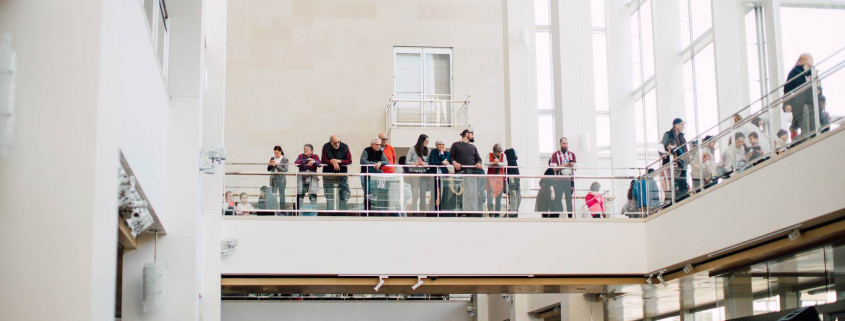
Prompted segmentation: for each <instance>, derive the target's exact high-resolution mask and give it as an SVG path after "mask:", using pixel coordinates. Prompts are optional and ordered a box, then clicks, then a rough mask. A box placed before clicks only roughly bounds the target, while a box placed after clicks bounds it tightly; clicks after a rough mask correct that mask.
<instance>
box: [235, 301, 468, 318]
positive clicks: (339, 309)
mask: <svg viewBox="0 0 845 321" xmlns="http://www.w3.org/2000/svg"><path fill="white" fill-rule="evenodd" d="M467 306H469V302H461V301H456V302H443V301H440V302H378V301H376V302H373V301H369V302H325V301H324V302H280V301H263V302H259V301H224V302H223V314H222V318H221V319H220V320H222V321H281V320H284V321H306V320H307V321H335V320H345V321H394V320H403V321H430V320H438V321H470V320H472V318H471V317H470V316H469V314H467V310H466V308H467Z"/></svg>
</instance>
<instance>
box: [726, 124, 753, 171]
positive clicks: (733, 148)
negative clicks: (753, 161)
mask: <svg viewBox="0 0 845 321" xmlns="http://www.w3.org/2000/svg"><path fill="white" fill-rule="evenodd" d="M734 155H736V156H735V157H736V158H734ZM747 160H748V158H747V155H746V151H745V135H743V134H742V133H740V132H737V133H736V134H735V135H734V141H733V143H731V142H729V143H728V149H727V150H726V151H725V152H724V153H722V166H723V167H724V168H725V172H726V173H731V172H733V171H734V169H738V170H741V169H742V167H743V166H745V162H746V161H747ZM734 163H735V164H734Z"/></svg>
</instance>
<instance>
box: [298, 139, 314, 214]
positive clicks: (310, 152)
mask: <svg viewBox="0 0 845 321" xmlns="http://www.w3.org/2000/svg"><path fill="white" fill-rule="evenodd" d="M294 164H296V166H297V168H298V169H299V172H300V173H317V167H319V166H320V157H319V156H317V154H314V146H313V145H311V144H305V146H303V147H302V154H299V156H297V157H296V161H294ZM319 190H320V178H319V177H317V175H302V176H298V177H297V180H296V208H297V209H302V199H303V198H304V197H305V194H308V199H309V200H310V201H311V209H312V210H317V192H319Z"/></svg>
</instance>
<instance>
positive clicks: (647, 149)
mask: <svg viewBox="0 0 845 321" xmlns="http://www.w3.org/2000/svg"><path fill="white" fill-rule="evenodd" d="M630 31H631V72H632V75H633V79H632V80H633V93H632V94H631V95H632V96H633V97H634V114H635V116H634V125H635V126H634V128H635V133H634V134H635V137H636V139H637V159H638V163H639V164H641V165H643V166H645V165H648V164H650V163H651V162H654V161H656V160H657V158H658V155H657V151H658V150H659V149H658V146H659V145H658V143H659V142H658V139H659V137H658V133H657V93H656V91H655V90H654V88H655V79H654V30H653V25H652V2H651V0H646V1H642V2H639V5H638V6H637V8H636V9H635V10H634V11H633V12H632V13H631V15H630Z"/></svg>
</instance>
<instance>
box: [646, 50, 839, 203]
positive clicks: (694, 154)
mask: <svg viewBox="0 0 845 321" xmlns="http://www.w3.org/2000/svg"><path fill="white" fill-rule="evenodd" d="M843 49H845V48H843ZM843 49H840V50H839V51H837V52H836V53H839V52H841V51H843ZM836 53H835V54H836ZM835 54H834V55H835ZM826 60H827V58H826V59H825V61H826ZM843 68H845V60H842V61H840V62H838V63H836V64H835V65H833V66H832V67H830V68H828V69H826V70H825V71H823V72H822V73H821V74H819V73H817V72H816V69H815V68H811V69H808V70H806V71H810V72H811V74H812V75H813V76H812V77H813V78H812V79H811V81H809V82H806V83H805V84H803V85H801V86H799V87H798V88H796V89H795V90H793V91H791V92H789V93H788V95H784V96H781V97H778V98H777V99H775V100H774V101H773V102H770V103H769V104H768V105H767V106H765V108H761V109H760V110H759V111H757V112H754V113H753V114H751V115H749V117H746V118H744V119H742V120H740V121H738V122H735V123H733V124H732V125H731V126H730V127H729V128H726V129H724V130H722V131H721V132H719V133H718V134H716V135H713V137H712V138H710V139H709V140H707V141H704V142H701V143H699V144H698V145H696V146H695V147H692V148H690V149H689V151H687V152H685V153H684V154H683V155H682V156H680V157H675V156H674V152H675V151H677V150H678V149H679V148H680V147H683V146H679V148H676V149H674V150H673V151H672V153H669V154H668V155H667V156H665V157H669V158H670V161H669V162H668V163H667V164H665V165H663V166H661V167H660V168H659V169H657V170H655V171H654V172H652V173H651V174H646V175H644V176H643V177H642V179H644V180H645V181H651V180H653V179H654V178H655V177H657V176H658V175H665V174H666V173H667V172H669V174H670V176H669V177H668V178H667V179H668V180H670V181H671V183H670V184H669V188H670V189H671V198H669V200H668V202H667V203H668V205H671V204H673V203H674V202H676V201H677V198H676V186H675V184H674V181H675V180H676V176H675V173H674V169H675V165H676V164H678V165H679V164H680V162H681V161H683V162H688V161H690V160H691V161H695V160H698V162H699V163H700V162H701V160H700V157H701V150H702V148H703V147H704V146H707V145H708V144H709V143H710V142H713V141H717V140H719V139H722V138H724V137H725V136H728V135H729V136H730V137H729V140H730V141H731V142H732V143H730V144H729V145H728V147H727V148H728V149H730V150H726V151H723V152H724V153H728V152H729V153H731V154H733V155H734V156H733V157H731V162H732V164H722V168H725V171H726V173H725V174H724V175H722V176H719V177H716V179H717V180H718V179H722V178H723V177H725V176H727V175H730V174H732V173H735V172H740V171H742V170H745V169H746V168H749V167H753V166H755V165H756V164H757V163H756V162H755V163H751V164H744V165H742V166H740V164H739V163H738V162H737V155H736V149H735V148H734V146H735V145H736V139H735V136H736V135H735V134H734V133H736V132H737V130H739V129H740V128H741V127H742V126H743V125H745V124H748V123H749V122H751V121H752V120H753V119H754V118H755V117H759V116H761V115H763V114H765V113H772V112H775V109H776V108H778V106H780V105H782V104H783V103H785V102H786V101H788V100H790V99H792V98H793V97H794V96H796V95H798V94H800V93H803V92H805V91H807V90H812V91H814V92H815V91H816V87H817V83H818V82H819V81H821V80H823V79H826V78H827V77H829V76H830V75H832V74H834V73H836V72H838V71H839V70H841V69H843ZM793 79H795V78H793ZM790 81H791V80H790ZM814 104H815V106H814V108H818V102H817V101H816V98H815V97H814ZM820 113H821V111H820V110H818V112H817V113H815V114H816V115H815V116H816V119H815V120H816V121H817V120H818V119H819V117H821V115H820ZM843 121H845V119H839V120H837V121H836V122H830V123H829V124H827V125H824V126H821V125H820V124H819V125H818V126H815V127H816V128H815V130H814V131H813V132H812V133H802V136H803V137H802V138H800V139H799V140H798V141H793V142H792V144H796V143H798V142H803V141H806V140H809V139H811V138H813V137H814V136H815V135H817V134H819V133H821V132H823V131H826V130H830V129H831V128H832V126H833V125H834V124H837V125H840V124H839V123H842V122H843ZM769 126H770V127H769V129H770V131H771V126H772V125H771V124H770V125H769ZM770 136H771V137H769V142H768V144H769V145H770V147H771V151H770V152H769V153H767V154H765V155H761V156H760V157H758V161H757V162H762V161H764V160H766V159H767V158H769V157H774V156H775V155H776V154H777V153H779V152H780V151H779V150H777V148H776V144H775V141H774V139H775V138H776V137H774V135H770ZM696 141H698V139H697V138H696V139H694V140H692V142H696ZM713 157H715V155H713ZM692 158H695V160H693V159H692ZM663 160H664V158H663V157H661V159H659V160H657V161H656V162H654V163H652V164H651V165H653V164H655V163H657V162H662V161H663ZM714 162H715V160H714ZM651 165H649V167H650V166H651ZM686 165H687V164H686V163H685V164H684V168H683V169H682V170H684V171H686ZM728 168H729V169H730V171H729V172H728V170H727V169H728ZM691 170H694V169H691ZM698 170H699V171H702V168H701V166H700V165H699V169H698ZM690 173H692V172H690ZM703 174H704V172H703V171H702V172H700V173H699V175H698V180H699V186H693V189H692V190H690V191H689V193H692V192H695V191H696V190H698V189H701V190H703V189H704V188H706V187H707V186H710V185H712V184H714V182H712V181H711V182H709V183H707V185H705V183H706V182H705V181H702V180H703V179H704V177H703ZM682 183H686V176H684V179H683V181H682ZM664 192H666V191H664ZM665 206H666V204H663V205H661V206H659V207H658V208H657V209H654V210H659V209H661V208H664V207H665ZM647 211H648V212H649V213H651V212H652V209H650V208H649V209H647Z"/></svg>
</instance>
